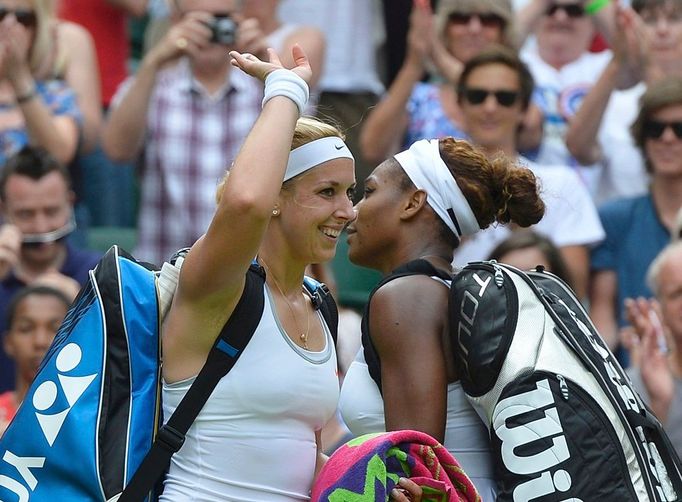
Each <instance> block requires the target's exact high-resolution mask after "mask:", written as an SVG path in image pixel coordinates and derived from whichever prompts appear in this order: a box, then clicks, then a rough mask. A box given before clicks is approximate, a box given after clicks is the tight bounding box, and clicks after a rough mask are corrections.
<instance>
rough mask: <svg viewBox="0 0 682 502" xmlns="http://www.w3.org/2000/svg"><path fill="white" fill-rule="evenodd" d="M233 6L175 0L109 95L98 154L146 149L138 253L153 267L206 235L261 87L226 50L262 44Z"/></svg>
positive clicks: (220, 0) (228, 0)
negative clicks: (159, 33) (155, 37)
mask: <svg viewBox="0 0 682 502" xmlns="http://www.w3.org/2000/svg"><path fill="white" fill-rule="evenodd" d="M240 4H241V2H240V1H239V0H174V3H173V7H174V12H173V18H174V23H173V25H172V26H171V28H170V29H169V31H168V32H167V34H166V35H165V36H164V37H163V38H162V39H161V40H160V41H159V43H158V44H157V45H156V46H155V47H154V48H153V49H152V50H150V51H149V53H148V54H147V55H146V56H145V58H144V59H143V60H142V63H141V64H140V68H139V70H138V72H137V74H136V75H135V76H134V77H131V78H130V79H128V80H127V81H126V82H124V84H122V86H121V88H120V89H119V90H118V92H117V94H116V96H115V97H114V100H113V105H112V110H111V113H110V116H109V119H108V121H107V124H106V126H105V130H104V132H103V145H104V148H105V151H106V152H107V153H108V154H109V155H110V156H111V157H112V158H113V159H115V160H126V161H130V160H133V159H135V158H136V157H137V156H138V155H139V154H140V153H141V152H142V151H144V162H143V164H142V166H141V169H142V171H141V200H140V214H139V220H138V247H137V249H136V251H135V254H136V257H137V258H139V259H143V260H146V261H150V262H152V263H157V264H160V263H162V262H163V261H165V260H168V259H169V258H170V256H171V255H172V254H173V253H174V252H175V251H176V250H178V249H179V248H183V247H187V246H190V245H192V244H193V243H194V241H196V240H197V239H198V238H199V237H200V236H201V235H202V234H203V233H204V232H205V231H206V228H207V227H208V224H209V222H210V220H211V217H212V215H213V213H214V211H215V199H214V192H215V187H216V184H217V182H218V180H219V179H220V178H221V177H222V175H223V173H224V171H225V169H226V168H229V166H230V165H231V163H232V161H233V160H234V158H235V156H236V154H237V151H238V149H239V146H240V145H241V143H242V141H243V140H244V138H245V137H246V134H247V133H248V131H249V130H250V129H251V126H252V125H253V123H254V122H255V120H256V117H257V116H258V113H259V111H260V108H261V100H262V98H263V89H262V85H261V84H259V83H257V81H256V80H255V79H251V78H249V77H248V76H246V75H244V74H243V73H241V72H238V71H233V70H232V69H231V67H230V64H229V57H228V51H229V50H232V49H234V48H236V49H237V50H240V51H242V52H251V53H253V54H257V55H259V56H261V57H264V56H263V54H264V52H265V49H266V43H265V37H264V36H263V33H262V31H261V30H260V28H259V26H258V23H257V21H255V20H254V19H246V20H242V19H241V18H240V16H239V12H238V9H239V6H240ZM226 16H228V17H226ZM231 20H234V21H236V23H234V24H233V23H232V21H231ZM216 25H218V26H219V28H218V27H216ZM212 26H213V28H212ZM218 38H219V39H220V40H217V39H218ZM254 182H257V181H256V180H254Z"/></svg>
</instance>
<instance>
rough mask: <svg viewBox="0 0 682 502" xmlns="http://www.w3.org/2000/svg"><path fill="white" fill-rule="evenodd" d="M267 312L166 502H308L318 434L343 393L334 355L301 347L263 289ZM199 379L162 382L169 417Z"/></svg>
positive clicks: (190, 440)
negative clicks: (287, 329) (169, 382)
mask: <svg viewBox="0 0 682 502" xmlns="http://www.w3.org/2000/svg"><path fill="white" fill-rule="evenodd" d="M264 291H265V292H264V294H265V299H266V301H265V306H264V311H263V316H262V318H261V321H260V323H259V325H258V328H257V329H256V332H255V333H254V335H253V338H252V339H251V341H250V342H249V345H248V346H247V348H246V349H245V350H244V352H243V354H242V355H241V357H240V358H239V360H238V361H237V363H236V364H235V366H234V367H233V368H232V370H231V371H230V373H229V374H228V375H227V376H225V377H224V378H223V379H222V380H221V381H220V382H219V383H218V386H217V387H216V389H215V391H214V392H213V394H212V395H211V398H210V399H209V400H208V402H207V403H206V405H205V406H204V408H203V409H202V410H201V413H199V416H198V417H197V419H196V421H195V422H194V423H193V424H192V427H191V428H190V429H189V431H188V433H187V438H186V440H185V443H184V445H183V446H182V448H181V449H180V451H178V453H176V454H175V455H174V456H173V457H172V460H171V465H170V470H169V472H168V475H167V476H166V480H165V484H164V493H163V495H162V496H161V497H160V499H159V500H160V501H165V502H169V501H173V502H191V501H202V502H204V501H205V502H213V501H216V502H218V501H220V502H225V501H239V502H252V501H253V502H256V501H257V502H284V501H287V502H288V501H298V500H308V493H309V491H310V488H311V485H312V481H313V476H314V471H315V461H316V457H317V450H316V443H315V431H316V430H319V429H321V428H322V426H323V425H324V424H325V423H326V422H327V421H328V420H329V419H330V418H331V417H332V416H333V415H334V412H335V410H336V407H337V402H338V397H339V383H338V378H337V375H336V354H335V351H334V348H333V347H334V346H333V342H332V340H331V335H330V333H329V330H328V329H327V326H326V324H325V323H324V321H323V319H322V316H321V315H320V314H319V313H318V317H319V318H320V321H321V322H322V324H323V326H324V328H325V334H326V339H327V343H326V345H325V348H324V350H322V351H321V352H311V351H307V350H304V349H302V348H300V347H298V346H297V345H296V344H295V343H294V342H293V341H292V340H291V339H290V338H289V337H288V336H287V335H286V333H285V332H284V329H283V328H282V326H281V324H280V323H279V320H278V319H277V316H276V314H274V309H273V300H272V296H271V294H270V292H269V291H268V290H267V287H264ZM193 380H194V379H193V378H192V379H189V380H183V381H181V382H177V383H173V384H166V383H165V382H164V385H163V412H164V417H165V419H166V420H167V419H168V417H169V416H170V414H171V413H172V412H173V411H174V410H175V408H176V407H177V405H178V403H179V402H180V400H181V399H182V397H183V396H184V395H185V393H186V392H187V389H188V388H189V386H190V385H191V383H192V381H193Z"/></svg>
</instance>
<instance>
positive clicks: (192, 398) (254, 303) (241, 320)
mask: <svg viewBox="0 0 682 502" xmlns="http://www.w3.org/2000/svg"><path fill="white" fill-rule="evenodd" d="M264 282H265V272H264V271H263V269H262V267H260V265H258V264H255V263H254V264H252V265H251V267H250V268H249V272H248V273H247V274H246V284H245V286H244V292H243V293H242V296H241V298H240V299H239V303H237V306H236V307H235V310H234V312H233V314H232V315H231V316H230V319H229V320H228V321H227V323H226V324H225V326H224V327H223V329H222V330H221V332H220V335H219V336H218V337H217V338H216V341H215V344H214V345H213V348H212V349H211V351H210V352H209V354H208V359H207V360H206V363H205V364H204V366H203V367H202V368H201V371H200V372H199V374H198V375H197V377H196V379H195V380H194V383H192V385H191V386H190V388H189V390H188V391H187V394H185V396H184V397H183V398H182V401H180V404H179V405H178V407H177V408H176V409H175V411H174V412H173V414H172V415H171V416H170V418H169V419H168V422H166V424H165V425H164V426H162V427H161V428H160V429H159V431H158V433H157V435H156V439H155V440H154V444H153V445H152V447H151V449H150V450H149V452H147V455H146V456H145V458H144V460H143V461H142V464H141V465H140V468H139V469H138V470H137V471H136V472H135V474H134V475H133V478H132V479H131V481H130V483H129V484H128V486H126V488H125V490H124V491H123V493H122V494H121V497H120V498H119V502H140V501H142V500H145V497H147V495H148V494H149V492H150V491H152V489H153V488H154V486H155V485H156V483H157V481H158V480H159V479H160V478H161V476H162V475H163V474H164V472H165V471H166V469H168V465H169V463H170V459H171V457H172V456H173V454H174V453H175V452H177V451H178V450H179V449H180V447H181V446H182V444H183V443H184V441H185V435H186V434H187V431H188V430H189V428H190V426H191V425H192V423H193V422H194V420H195V419H196V418H197V415H199V412H200V411H201V409H202V408H203V407H204V404H205V403H206V401H207V400H208V398H209V397H210V396H211V393H212V392H213V389H215V386H216V385H217V384H218V382H219V381H220V379H221V378H223V377H224V376H225V375H226V374H227V373H228V372H229V371H230V370H231V369H232V367H233V366H234V365H235V363H236V362H237V359H239V356H240V355H241V354H242V352H243V351H244V349H245V348H246V346H247V345H248V343H249V341H250V340H251V337H252V335H253V333H254V332H255V331H256V328H257V327H258V323H259V322H260V319H261V314H262V312H263V307H264V296H263V283H264Z"/></svg>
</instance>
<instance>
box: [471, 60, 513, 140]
mask: <svg viewBox="0 0 682 502" xmlns="http://www.w3.org/2000/svg"><path fill="white" fill-rule="evenodd" d="M461 84H462V90H461V91H460V96H459V102H460V109H461V111H462V116H463V119H464V120H463V124H464V127H465V129H466V132H467V134H468V135H469V136H470V137H471V139H472V141H473V142H474V143H475V144H476V145H478V146H481V147H483V148H485V149H487V150H499V149H501V150H503V151H505V152H507V153H513V152H514V151H515V150H516V134H517V131H518V128H519V125H520V124H521V122H522V120H523V118H524V114H525V111H524V109H523V104H522V100H521V98H520V87H521V86H520V82H519V76H518V74H517V72H516V71H515V70H513V69H512V68H510V67H508V66H506V65H504V64H500V63H493V64H488V65H482V66H479V67H476V68H475V69H474V70H472V71H471V73H470V74H469V75H468V77H467V79H466V81H465V82H461ZM495 93H497V95H496V94H495ZM513 95H515V96H516V97H515V98H514V99H513V101H512V100H511V99H510V98H511V96H513ZM482 96H483V100H482V101H479V100H480V99H481V97H482Z"/></svg>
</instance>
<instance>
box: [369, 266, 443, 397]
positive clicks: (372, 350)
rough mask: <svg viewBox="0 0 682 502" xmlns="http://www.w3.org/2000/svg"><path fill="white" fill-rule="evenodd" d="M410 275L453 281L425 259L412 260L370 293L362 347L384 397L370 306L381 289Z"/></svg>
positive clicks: (372, 374) (371, 373) (385, 278)
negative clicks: (370, 328) (373, 339)
mask: <svg viewBox="0 0 682 502" xmlns="http://www.w3.org/2000/svg"><path fill="white" fill-rule="evenodd" d="M410 275H426V276H429V277H432V276H434V277H438V278H440V279H443V280H445V281H451V280H452V275H450V274H449V273H447V272H445V271H444V270H441V269H439V268H436V267H435V266H433V265H432V264H431V262H429V261H427V260H424V259H421V258H420V259H417V260H412V261H409V262H407V263H404V264H403V265H401V266H399V267H398V268H396V269H395V270H393V271H392V272H391V273H390V274H388V275H387V276H385V277H383V278H382V279H381V280H380V281H379V283H378V284H377V285H376V286H374V289H372V291H370V293H369V297H368V298H367V303H366V304H365V311H364V313H363V315H362V323H361V330H362V347H363V351H364V355H365V362H366V363H367V368H368V370H369V374H370V376H371V377H372V380H374V382H375V383H376V384H377V387H378V388H379V392H380V393H381V394H382V395H383V391H382V388H381V361H380V360H379V352H378V351H377V349H376V347H375V346H374V343H373V342H372V336H371V334H370V332H369V315H370V306H371V304H372V297H373V296H374V294H375V293H376V292H377V291H379V289H380V288H381V287H382V286H383V285H384V284H387V283H389V282H391V281H393V280H395V279H398V278H400V277H406V276H410Z"/></svg>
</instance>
